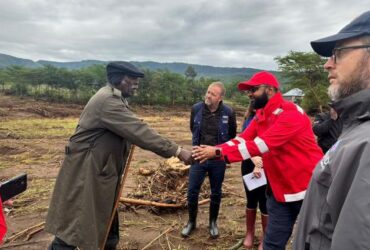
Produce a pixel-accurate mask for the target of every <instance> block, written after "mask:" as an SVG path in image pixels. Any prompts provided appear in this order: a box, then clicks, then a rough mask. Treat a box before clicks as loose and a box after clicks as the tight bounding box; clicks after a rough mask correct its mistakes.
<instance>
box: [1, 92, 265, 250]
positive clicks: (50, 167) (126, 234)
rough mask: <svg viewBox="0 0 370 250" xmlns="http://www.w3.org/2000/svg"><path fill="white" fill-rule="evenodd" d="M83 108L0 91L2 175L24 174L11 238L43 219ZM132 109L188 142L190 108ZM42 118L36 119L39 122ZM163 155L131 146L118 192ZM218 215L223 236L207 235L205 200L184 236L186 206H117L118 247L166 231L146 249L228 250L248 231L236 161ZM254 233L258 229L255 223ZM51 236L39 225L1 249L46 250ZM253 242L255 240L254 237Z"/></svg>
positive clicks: (10, 216) (12, 212) (10, 213)
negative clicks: (193, 227) (157, 211)
mask: <svg viewBox="0 0 370 250" xmlns="http://www.w3.org/2000/svg"><path fill="white" fill-rule="evenodd" d="M81 110H82V106H77V105H61V104H50V103H46V102H37V101H34V100H29V99H19V98H14V97H7V96H0V119H1V123H0V173H1V174H0V178H1V179H6V178H10V177H12V176H15V175H17V174H18V173H21V172H26V173H28V176H29V187H28V190H27V192H26V193H24V194H23V195H21V196H19V197H18V198H17V199H16V200H15V201H14V207H13V208H10V209H9V210H7V216H6V217H7V223H8V226H9V231H8V234H7V236H8V237H10V236H12V235H14V234H15V233H17V232H20V231H22V230H24V229H26V228H29V227H31V226H33V225H35V224H37V223H40V222H43V221H44V220H45V216H46V211H47V207H48V204H49V199H50V195H51V191H52V188H53V185H54V181H55V178H56V176H57V173H58V171H59V168H60V165H61V162H62V160H63V150H64V145H65V143H66V141H67V140H68V137H69V135H70V134H71V133H72V132H73V128H74V126H75V123H76V122H77V120H78V116H79V114H80V112H81ZM134 110H135V112H137V114H138V115H139V116H140V117H142V118H143V119H144V120H145V121H146V122H148V123H149V124H150V125H151V126H152V127H154V128H155V129H156V130H157V131H158V132H159V133H160V134H163V135H165V136H167V137H169V138H171V139H173V140H175V141H176V142H177V143H179V144H181V145H184V146H185V147H186V148H190V145H191V134H190V132H189V128H188V124H189V121H188V119H189V111H188V110H185V109H183V110H180V109H164V108H153V107H141V108H138V107H134ZM40 121H41V122H40ZM162 161H163V159H162V158H161V157H159V156H157V155H155V154H154V153H151V152H148V151H144V150H142V149H140V148H138V149H137V150H136V151H135V154H134V157H133V162H132V165H131V170H130V172H129V175H128V179H127V182H126V185H125V190H124V194H123V197H125V196H127V195H128V193H130V192H131V191H132V190H133V189H134V188H135V187H136V185H137V183H136V173H137V169H138V168H140V167H150V166H158V164H159V163H160V162H162ZM225 190H226V191H227V192H226V193H227V196H225V197H224V198H223V199H222V206H221V210H220V215H219V222H218V225H219V228H220V234H221V235H220V237H219V238H218V239H216V240H212V239H210V238H209V234H208V230H207V226H208V215H209V214H208V205H209V204H205V205H202V206H201V207H200V209H199V216H198V224H197V226H198V228H197V229H196V231H195V232H194V234H193V235H192V236H191V237H190V238H188V239H183V238H181V236H180V232H181V229H182V227H183V225H184V224H185V223H186V221H187V211H186V210H184V209H180V210H173V211H170V212H166V213H161V214H159V215H158V214H154V213H152V212H150V211H149V209H148V208H147V207H139V208H136V209H132V208H127V207H125V206H123V205H122V206H121V207H120V210H121V212H120V235H121V239H120V244H119V247H120V249H142V248H143V247H145V246H146V245H147V244H148V243H150V242H151V241H152V240H153V239H155V238H156V237H157V236H159V235H160V234H161V233H163V232H164V231H166V230H168V233H166V234H163V235H162V236H161V237H159V238H158V240H156V241H154V242H153V243H152V244H151V245H150V246H149V247H148V248H147V249H227V248H229V247H231V246H233V245H234V244H236V243H237V242H238V241H239V240H240V239H242V238H243V234H244V230H245V222H244V213H245V200H244V190H243V187H242V183H241V177H240V166H239V164H234V165H233V166H232V167H231V168H229V169H227V173H226V177H225V181H224V191H225ZM257 231H258V232H257V235H259V231H260V227H259V224H258V227H257ZM51 239H52V236H51V235H49V234H47V233H46V232H44V231H41V232H39V233H37V234H35V235H34V236H33V237H32V238H31V239H30V240H28V241H25V240H24V239H18V240H16V241H14V242H11V243H7V244H5V245H4V246H3V249H46V248H47V245H48V244H49V242H50V241H51ZM255 243H256V246H257V244H258V241H257V240H256V242H255Z"/></svg>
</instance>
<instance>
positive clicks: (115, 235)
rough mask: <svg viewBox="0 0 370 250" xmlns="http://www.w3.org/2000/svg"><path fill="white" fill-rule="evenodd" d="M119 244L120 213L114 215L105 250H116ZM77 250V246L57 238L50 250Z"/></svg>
mask: <svg viewBox="0 0 370 250" xmlns="http://www.w3.org/2000/svg"><path fill="white" fill-rule="evenodd" d="M118 242H119V222H118V212H116V214H115V215H114V219H113V222H112V226H111V228H110V230H109V234H108V239H107V242H106V243H105V247H104V249H105V250H115V249H116V248H117V244H118ZM74 249H77V246H71V245H68V244H67V243H66V242H64V241H63V240H61V239H59V238H58V237H55V238H54V240H53V241H52V242H51V244H50V246H49V247H48V250H74Z"/></svg>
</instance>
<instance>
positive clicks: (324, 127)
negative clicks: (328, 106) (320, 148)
mask: <svg viewBox="0 0 370 250" xmlns="http://www.w3.org/2000/svg"><path fill="white" fill-rule="evenodd" d="M331 125H332V119H331V118H330V115H327V116H325V119H315V122H314V125H313V126H312V130H313V132H314V133H315V135H316V136H323V135H325V134H327V133H329V128H330V126H331Z"/></svg>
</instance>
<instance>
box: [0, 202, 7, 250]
mask: <svg viewBox="0 0 370 250" xmlns="http://www.w3.org/2000/svg"><path fill="white" fill-rule="evenodd" d="M6 229H7V228H6V223H5V218H4V213H3V202H2V201H1V199H0V245H1V244H2V243H3V239H4V236H5V234H6Z"/></svg>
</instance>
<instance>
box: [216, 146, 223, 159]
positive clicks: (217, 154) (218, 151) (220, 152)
mask: <svg viewBox="0 0 370 250" xmlns="http://www.w3.org/2000/svg"><path fill="white" fill-rule="evenodd" d="M215 154H216V155H215V156H216V157H221V156H222V151H221V149H220V148H216V150H215Z"/></svg>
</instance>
